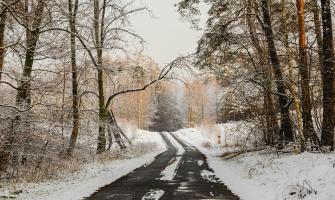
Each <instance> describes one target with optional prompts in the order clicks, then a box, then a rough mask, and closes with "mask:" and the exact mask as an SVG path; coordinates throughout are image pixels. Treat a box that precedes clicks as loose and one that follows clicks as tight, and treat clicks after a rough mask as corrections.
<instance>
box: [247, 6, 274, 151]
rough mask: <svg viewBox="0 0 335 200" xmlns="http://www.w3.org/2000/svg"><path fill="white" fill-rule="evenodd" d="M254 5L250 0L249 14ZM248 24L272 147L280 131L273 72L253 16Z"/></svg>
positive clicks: (268, 139) (249, 18)
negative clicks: (272, 86)
mask: <svg viewBox="0 0 335 200" xmlns="http://www.w3.org/2000/svg"><path fill="white" fill-rule="evenodd" d="M252 5H253V1H252V0H248V3H247V12H248V13H252ZM246 19H247V24H248V28H249V34H250V38H251V42H252V44H253V46H254V48H255V49H256V52H257V54H258V58H259V65H260V73H261V77H262V79H263V81H264V86H265V90H264V111H265V118H266V124H267V125H266V126H267V127H266V130H267V133H266V135H265V138H266V141H265V142H266V144H268V145H272V144H273V142H274V136H275V134H276V130H277V129H278V127H279V126H278V120H277V115H276V112H275V108H274V105H273V98H272V96H271V93H270V91H271V81H269V80H268V79H271V76H272V75H271V70H269V69H267V68H266V66H267V65H268V62H267V59H266V56H265V52H264V50H263V48H262V47H261V45H260V41H259V39H258V36H257V33H256V30H255V26H254V21H253V19H252V17H251V16H247V18H246Z"/></svg>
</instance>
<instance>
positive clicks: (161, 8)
mask: <svg viewBox="0 0 335 200" xmlns="http://www.w3.org/2000/svg"><path fill="white" fill-rule="evenodd" d="M141 2H142V3H143V4H144V5H145V6H147V7H148V8H149V9H150V10H151V11H152V15H151V14H147V13H140V14H136V15H134V16H133V17H132V18H131V22H132V26H133V29H134V30H135V32H137V33H138V34H140V35H141V36H142V37H143V38H144V39H145V40H146V42H147V44H146V46H145V50H144V54H146V55H148V56H150V57H152V58H153V59H154V60H155V61H156V62H157V63H158V64H159V65H165V64H167V63H169V62H171V61H172V60H173V59H174V58H176V57H177V56H180V55H185V54H188V53H192V52H194V50H195V47H196V43H197V41H198V39H199V38H200V36H201V31H196V30H193V29H191V28H190V27H191V26H190V24H189V23H188V22H185V21H184V22H183V21H182V20H181V18H180V15H179V13H178V12H177V7H176V6H174V5H175V4H176V3H177V2H178V0H141Z"/></svg>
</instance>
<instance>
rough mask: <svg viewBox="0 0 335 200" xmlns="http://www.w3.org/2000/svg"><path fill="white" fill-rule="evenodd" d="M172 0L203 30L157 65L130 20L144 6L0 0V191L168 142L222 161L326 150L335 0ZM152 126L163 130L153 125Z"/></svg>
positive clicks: (118, 0)
mask: <svg viewBox="0 0 335 200" xmlns="http://www.w3.org/2000/svg"><path fill="white" fill-rule="evenodd" d="M171 6H173V8H174V10H175V11H174V14H175V15H177V16H178V18H179V19H180V21H182V22H181V23H183V24H184V25H186V26H187V27H189V28H190V29H192V30H194V31H196V32H197V33H198V34H200V37H199V38H198V41H197V43H196V48H195V49H190V51H189V53H188V54H180V56H178V57H175V58H174V59H173V60H170V62H169V63H166V64H162V63H159V64H158V62H157V60H155V58H153V57H151V55H148V54H146V51H145V48H146V38H144V37H143V36H142V35H141V34H140V33H138V32H136V30H134V28H133V23H132V19H133V18H136V17H137V16H139V15H151V10H150V4H148V5H146V4H145V3H143V2H139V1H137V0H129V1H128V0H0V199H1V198H2V197H4V198H5V197H8V196H7V194H6V193H1V188H2V186H3V185H5V186H6V185H13V184H14V185H15V184H20V183H23V182H26V183H38V182H41V181H48V180H53V179H56V180H57V179H59V178H60V177H62V176H67V175H64V174H73V173H75V172H78V171H81V170H82V169H83V168H85V167H83V166H90V164H92V163H93V165H94V163H95V162H98V163H100V164H98V165H99V166H100V165H101V167H106V166H107V164H106V163H108V162H112V163H109V164H110V165H111V166H118V165H113V162H114V161H115V160H117V161H119V160H124V159H130V160H132V159H135V160H136V158H139V159H140V160H141V159H142V157H141V156H144V157H145V156H147V155H149V154H150V153H152V152H156V153H157V154H155V156H159V154H158V153H159V152H160V151H163V152H164V151H167V152H168V151H169V147H168V146H169V145H170V143H171V144H172V146H173V145H174V146H175V148H176V149H177V152H179V151H178V147H179V146H180V145H181V146H183V147H180V148H184V149H185V151H186V153H184V154H183V153H180V152H179V153H177V156H178V155H179V154H183V155H186V154H187V151H188V150H187V149H186V148H185V146H184V143H183V142H181V141H183V140H184V141H188V143H190V144H192V146H195V147H197V148H198V149H199V150H200V151H201V152H205V153H204V154H206V152H207V150H208V149H209V150H213V148H216V150H215V152H216V154H217V152H220V156H219V157H223V158H225V159H226V158H228V160H230V159H236V158H235V157H238V156H240V155H241V154H245V155H248V153H250V152H259V151H266V152H267V153H269V152H271V153H269V154H271V155H278V156H279V155H302V156H306V155H313V156H314V155H320V157H323V156H326V157H327V156H330V157H331V158H329V159H333V157H334V156H333V151H334V128H335V82H334V81H335V80H334V79H335V70H334V69H335V68H334V67H335V66H334V64H335V63H334V61H335V60H334V59H335V57H334V39H333V16H334V12H335V10H334V8H335V1H331V0H320V1H318V0H296V1H293V0H235V1H228V0H203V1H201V0H179V1H171ZM172 26H173V25H172ZM155 28H156V27H152V29H153V32H154V29H155ZM168 34H169V33H166V35H168ZM160 37H161V40H164V38H165V37H167V36H164V35H163V36H160ZM174 37H178V36H177V35H175V36H174ZM181 40H182V39H181ZM170 45H171V46H172V45H173V44H170ZM162 48H164V47H162ZM157 51H159V50H158V49H157ZM227 127H228V128H227ZM229 127H230V128H231V127H233V128H232V129H229ZM188 129H189V130H190V131H189V132H186V131H185V133H184V132H183V130H188ZM192 130H197V131H200V132H202V133H201V135H202V136H201V137H200V136H199V137H198V138H197V137H195V135H196V134H195V135H191V134H190V132H192ZM178 131H179V132H178ZM180 131H181V132H180ZM156 132H160V133H162V134H161V136H160V137H161V138H158V136H157V135H155V136H153V135H150V134H153V133H156ZM165 132H169V133H175V134H171V135H166V134H164V133H165ZM178 133H179V136H178ZM171 137H172V138H171ZM228 137H229V138H228ZM174 138H175V139H174ZM203 138H206V139H203ZM166 140H168V141H170V142H166ZM197 140H198V141H197ZM207 140H208V141H207ZM157 141H158V142H157ZM176 143H180V145H179V146H178V145H177V146H176ZM186 143H187V142H185V144H186ZM164 144H165V145H164ZM197 145H199V146H197ZM162 146H164V148H167V149H164V148H163V147H162ZM165 146H166V147H165ZM203 148H205V149H206V148H207V150H202V149H203ZM221 151H222V152H221ZM212 153H213V152H212ZM264 154H265V153H264ZM150 155H151V154H150ZM152 156H153V155H152ZM179 156H180V155H179ZM206 156H207V154H206ZM320 157H317V158H318V159H319V158H320ZM152 159H153V158H152ZM155 159H158V157H155ZM241 159H243V158H241ZM304 159H306V158H304ZM175 160H177V161H178V158H177V159H175ZM179 161H180V160H179ZM129 162H130V161H129ZM141 162H144V159H143V160H142V161H141ZM173 162H175V161H173ZM243 162H247V161H245V160H243ZM320 162H321V161H320ZM331 162H332V164H333V166H335V164H334V163H335V161H334V162H333V161H331ZM144 163H145V162H144ZM144 163H142V164H144ZM181 163H183V162H181ZM142 164H138V166H141V165H142ZM134 166H135V165H134ZM178 166H179V165H178ZM178 166H176V167H177V168H178ZM329 166H330V165H329ZM181 167H182V166H181ZM210 167H212V168H214V171H216V168H215V166H210ZM333 168H334V167H333ZM134 169H135V167H134ZM221 169H223V167H222V168H220V167H218V170H219V171H220V170H221ZM255 169H256V168H255ZM124 170H126V169H124ZM132 170H133V169H129V171H127V172H126V171H125V172H124V173H125V174H128V173H129V172H130V171H132ZM250 170H251V169H250ZM250 170H249V175H250V173H251V172H250ZM209 171H210V170H209ZM212 171H213V170H212ZM256 171H257V170H256ZM333 172H334V171H333ZM122 173H123V172H122ZM176 173H177V172H176ZM177 175H178V173H177ZM334 175H335V172H334V173H332V177H334ZM250 176H251V175H250ZM224 177H226V176H224ZM220 178H221V177H220ZM113 181H114V180H113ZM113 181H112V180H111V181H109V182H108V181H107V182H106V184H107V183H111V182H113ZM304 181H305V182H306V183H307V185H309V186H305V185H306V184H305V182H304V184H303V186H301V184H300V183H299V184H298V185H299V188H300V189H299V192H295V193H294V194H292V195H298V196H297V199H305V197H306V199H308V195H312V194H313V195H317V189H315V188H314V186H313V184H309V183H310V182H308V181H306V180H305V179H304ZM223 182H225V181H223ZM228 185H229V184H228ZM286 185H288V184H286ZM311 185H312V186H311ZM229 186H230V185H229ZM300 186H301V187H300ZM5 188H6V187H5ZM232 190H233V192H234V189H232ZM320 190H321V189H320ZM159 191H161V190H159ZM15 192H17V194H16V195H19V194H21V193H24V190H18V191H17V190H16V191H15ZM15 192H14V194H13V193H10V194H9V197H10V195H14V196H15ZM164 192H165V193H164ZM167 193H168V192H166V191H163V193H162V195H167ZM234 193H236V192H234ZM2 194H4V195H2ZM155 194H159V192H158V193H157V191H156V193H155ZM327 194H328V193H327ZM332 194H333V193H332ZM85 195H88V194H85ZM237 195H239V196H240V195H242V196H243V192H242V193H241V194H240V193H239V192H238V191H237ZM248 195H250V194H247V196H248ZM290 195H291V193H290ZM292 195H291V196H292ZM299 195H300V196H299ZM298 197H299V198H298ZM332 197H333V198H335V194H334V196H328V197H327V198H325V197H320V196H316V198H315V199H324V200H327V199H332ZM25 198H26V199H29V198H28V197H25ZM30 198H31V199H34V198H33V197H30ZM80 198H82V197H80ZM23 199H24V198H23ZM41 199H44V198H41ZM45 199H48V198H45ZM51 199H52V198H51ZM65 199H67V198H65ZM68 199H77V198H74V197H73V198H68ZM91 199H100V198H98V197H96V198H95V197H94V198H92V197H91ZM101 199H103V198H101ZM135 199H136V198H135ZM142 199H143V198H142ZM144 199H146V198H144ZM147 199H155V198H147ZM158 199H159V198H158ZM167 199H178V198H177V197H173V198H172V197H168V198H167ZM189 199H192V198H189ZM199 199H200V198H199ZM231 199H235V198H233V197H232V198H231ZM241 199H242V198H241ZM243 199H244V198H243ZM245 199H248V198H245ZM250 199H251V200H252V198H250ZM255 199H257V198H255ZM264 199H268V197H265V198H264ZM276 199H290V198H284V197H279V198H278V197H277V198H276ZM294 199H295V198H294ZM311 199H313V198H311Z"/></svg>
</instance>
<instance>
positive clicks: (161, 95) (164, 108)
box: [149, 83, 183, 132]
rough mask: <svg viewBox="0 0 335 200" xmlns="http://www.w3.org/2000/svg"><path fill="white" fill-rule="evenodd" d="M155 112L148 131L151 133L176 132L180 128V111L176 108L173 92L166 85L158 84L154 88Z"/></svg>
mask: <svg viewBox="0 0 335 200" xmlns="http://www.w3.org/2000/svg"><path fill="white" fill-rule="evenodd" d="M155 89H156V90H155V92H156V94H155V98H154V102H155V107H156V112H155V116H154V118H153V120H152V124H151V125H150V127H149V129H150V130H152V131H157V132H162V131H171V132H172V131H176V130H178V129H180V128H182V126H183V125H182V119H181V115H180V111H179V110H178V109H177V107H176V104H177V102H176V99H174V96H173V92H174V91H173V90H171V89H170V88H169V87H168V85H167V84H166V83H165V84H160V85H158V86H157V87H156V88H155Z"/></svg>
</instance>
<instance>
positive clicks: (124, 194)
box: [85, 134, 239, 200]
mask: <svg viewBox="0 0 335 200" xmlns="http://www.w3.org/2000/svg"><path fill="white" fill-rule="evenodd" d="M161 136H162V138H163V139H164V141H165V142H166V144H167V147H168V150H167V151H166V152H164V153H163V154H161V155H159V156H157V157H156V159H155V160H154V161H153V162H152V163H151V164H149V165H146V166H142V167H140V168H138V169H136V170H134V171H133V172H131V173H129V174H128V175H126V176H124V177H122V178H120V179H118V180H116V181H115V182H113V183H111V184H109V185H106V186H104V187H102V188H100V189H99V190H98V191H96V192H95V193H94V194H92V195H91V196H90V197H88V198H85V199H86V200H107V199H110V200H155V199H157V200H158V199H160V200H174V199H176V200H184V199H222V200H238V199H239V198H238V197H237V196H235V195H234V194H233V193H232V192H231V191H230V190H229V189H228V188H227V187H226V186H225V185H224V184H223V183H222V182H220V181H219V179H217V178H216V177H215V175H214V173H213V170H212V169H211V168H209V166H208V164H207V161H206V157H205V156H204V155H203V154H202V153H201V152H200V151H198V150H197V149H196V148H194V147H191V146H188V145H186V144H185V143H183V142H182V141H181V140H180V139H179V138H177V137H175V136H174V135H173V134H170V135H165V134H161ZM170 140H175V141H174V142H171V141H170ZM176 141H178V142H179V143H180V144H181V146H182V147H183V148H184V149H185V152H184V153H183V155H177V152H178V149H177V148H176V147H175V146H174V145H173V143H175V142H176ZM176 162H177V163H176ZM173 165H175V166H173ZM170 168H171V169H172V170H175V169H176V172H174V171H172V172H171V171H170V170H171V169H170ZM169 171H170V172H169ZM165 172H166V173H168V175H166V174H165V175H164V173H165ZM169 173H172V174H169Z"/></svg>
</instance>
